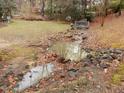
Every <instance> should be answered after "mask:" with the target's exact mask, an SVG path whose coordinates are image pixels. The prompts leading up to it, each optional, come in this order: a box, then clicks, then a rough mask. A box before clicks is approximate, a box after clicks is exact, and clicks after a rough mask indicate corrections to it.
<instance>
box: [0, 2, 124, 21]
mask: <svg viewBox="0 0 124 93" xmlns="http://www.w3.org/2000/svg"><path fill="white" fill-rule="evenodd" d="M123 8H124V0H0V18H3V17H6V16H13V15H20V16H28V17H30V16H41V17H42V18H43V17H45V18H48V19H59V20H71V21H73V20H79V19H82V18H87V19H88V20H89V21H92V19H93V18H94V17H95V16H100V15H102V16H107V15H108V14H110V13H118V15H121V10H122V9H123Z"/></svg>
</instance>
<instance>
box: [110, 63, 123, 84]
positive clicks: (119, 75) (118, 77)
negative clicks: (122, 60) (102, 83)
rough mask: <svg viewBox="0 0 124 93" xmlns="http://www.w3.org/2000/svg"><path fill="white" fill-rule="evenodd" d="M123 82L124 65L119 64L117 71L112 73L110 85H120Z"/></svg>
mask: <svg viewBox="0 0 124 93" xmlns="http://www.w3.org/2000/svg"><path fill="white" fill-rule="evenodd" d="M122 80H124V64H121V65H120V66H119V67H118V69H117V71H116V72H114V74H113V76H112V83H113V84H120V83H121V81H122Z"/></svg>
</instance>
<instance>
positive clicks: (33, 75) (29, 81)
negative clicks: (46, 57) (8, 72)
mask: <svg viewBox="0 0 124 93" xmlns="http://www.w3.org/2000/svg"><path fill="white" fill-rule="evenodd" d="M53 70H54V65H53V64H51V63H49V64H46V65H42V66H37V67H35V68H33V69H31V70H30V71H29V72H28V73H26V74H25V75H24V76H23V79H22V81H20V82H19V83H18V84H17V86H16V87H15V88H14V90H15V92H21V91H23V90H25V89H26V88H29V87H31V86H33V85H35V84H37V83H38V82H39V81H40V80H41V79H42V78H45V77H48V76H49V75H50V74H51V73H52V72H53Z"/></svg>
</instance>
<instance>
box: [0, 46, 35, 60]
mask: <svg viewBox="0 0 124 93" xmlns="http://www.w3.org/2000/svg"><path fill="white" fill-rule="evenodd" d="M16 57H25V58H28V59H32V60H36V59H37V51H36V49H35V48H30V47H24V46H20V45H12V46H10V47H9V48H7V49H1V50H0V60H2V61H10V60H12V59H14V58H16Z"/></svg>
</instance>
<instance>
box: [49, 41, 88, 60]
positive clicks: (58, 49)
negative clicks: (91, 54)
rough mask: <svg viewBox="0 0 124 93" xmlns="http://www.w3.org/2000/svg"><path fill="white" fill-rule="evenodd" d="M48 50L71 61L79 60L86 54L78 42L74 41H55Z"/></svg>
mask: <svg viewBox="0 0 124 93" xmlns="http://www.w3.org/2000/svg"><path fill="white" fill-rule="evenodd" d="M49 51H53V52H55V53H57V54H58V55H60V56H62V57H64V58H65V59H70V60H72V61H79V60H81V59H83V58H85V57H86V56H87V55H88V53H87V52H86V51H85V50H83V49H81V47H80V44H79V43H75V42H74V43H67V42H57V43H56V44H54V45H53V46H52V47H51V48H49Z"/></svg>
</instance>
